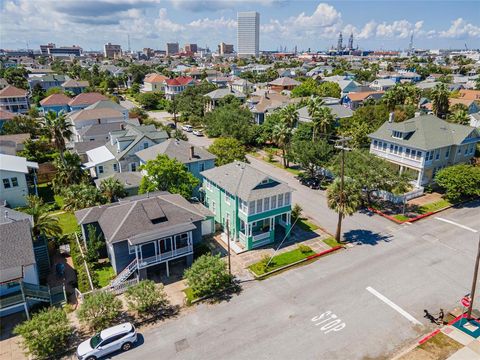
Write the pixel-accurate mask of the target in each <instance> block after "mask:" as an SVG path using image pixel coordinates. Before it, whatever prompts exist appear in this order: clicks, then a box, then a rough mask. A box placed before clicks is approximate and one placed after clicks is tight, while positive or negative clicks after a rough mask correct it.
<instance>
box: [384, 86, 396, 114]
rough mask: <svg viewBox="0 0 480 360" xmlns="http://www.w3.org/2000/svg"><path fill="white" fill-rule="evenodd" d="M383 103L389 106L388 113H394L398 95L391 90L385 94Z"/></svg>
mask: <svg viewBox="0 0 480 360" xmlns="http://www.w3.org/2000/svg"><path fill="white" fill-rule="evenodd" d="M382 102H383V103H384V104H385V105H386V106H387V109H388V111H394V110H395V106H396V105H397V93H396V92H395V91H394V89H390V90H388V91H387V92H385V94H383V97H382Z"/></svg>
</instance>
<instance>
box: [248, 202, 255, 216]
mask: <svg viewBox="0 0 480 360" xmlns="http://www.w3.org/2000/svg"><path fill="white" fill-rule="evenodd" d="M248 213H249V214H255V201H250V204H248Z"/></svg>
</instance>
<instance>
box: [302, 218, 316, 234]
mask: <svg viewBox="0 0 480 360" xmlns="http://www.w3.org/2000/svg"><path fill="white" fill-rule="evenodd" d="M297 225H298V226H300V227H301V228H302V229H303V230H305V231H314V230H317V229H318V228H319V227H318V226H317V225H315V224H314V223H312V222H310V221H308V220H307V219H298V221H297Z"/></svg>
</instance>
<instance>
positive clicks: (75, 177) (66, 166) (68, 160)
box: [52, 152, 87, 194]
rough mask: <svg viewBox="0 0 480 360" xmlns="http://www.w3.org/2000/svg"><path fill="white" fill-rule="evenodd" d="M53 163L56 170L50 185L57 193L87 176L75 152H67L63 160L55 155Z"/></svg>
mask: <svg viewBox="0 0 480 360" xmlns="http://www.w3.org/2000/svg"><path fill="white" fill-rule="evenodd" d="M53 165H54V166H55V168H56V170H57V171H56V173H55V177H54V178H53V181H52V186H53V189H54V190H55V192H56V193H57V194H58V193H60V192H61V191H62V190H63V189H65V188H67V187H68V186H70V185H73V184H79V183H81V182H82V181H84V180H85V179H86V178H87V174H86V173H85V170H83V169H82V161H81V160H80V157H79V156H78V155H77V154H72V153H69V152H67V153H65V156H64V158H63V160H62V159H60V158H59V157H57V158H56V159H55V160H54V161H53Z"/></svg>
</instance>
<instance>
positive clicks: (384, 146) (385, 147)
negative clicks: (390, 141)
mask: <svg viewBox="0 0 480 360" xmlns="http://www.w3.org/2000/svg"><path fill="white" fill-rule="evenodd" d="M383 151H387V143H383Z"/></svg>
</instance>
